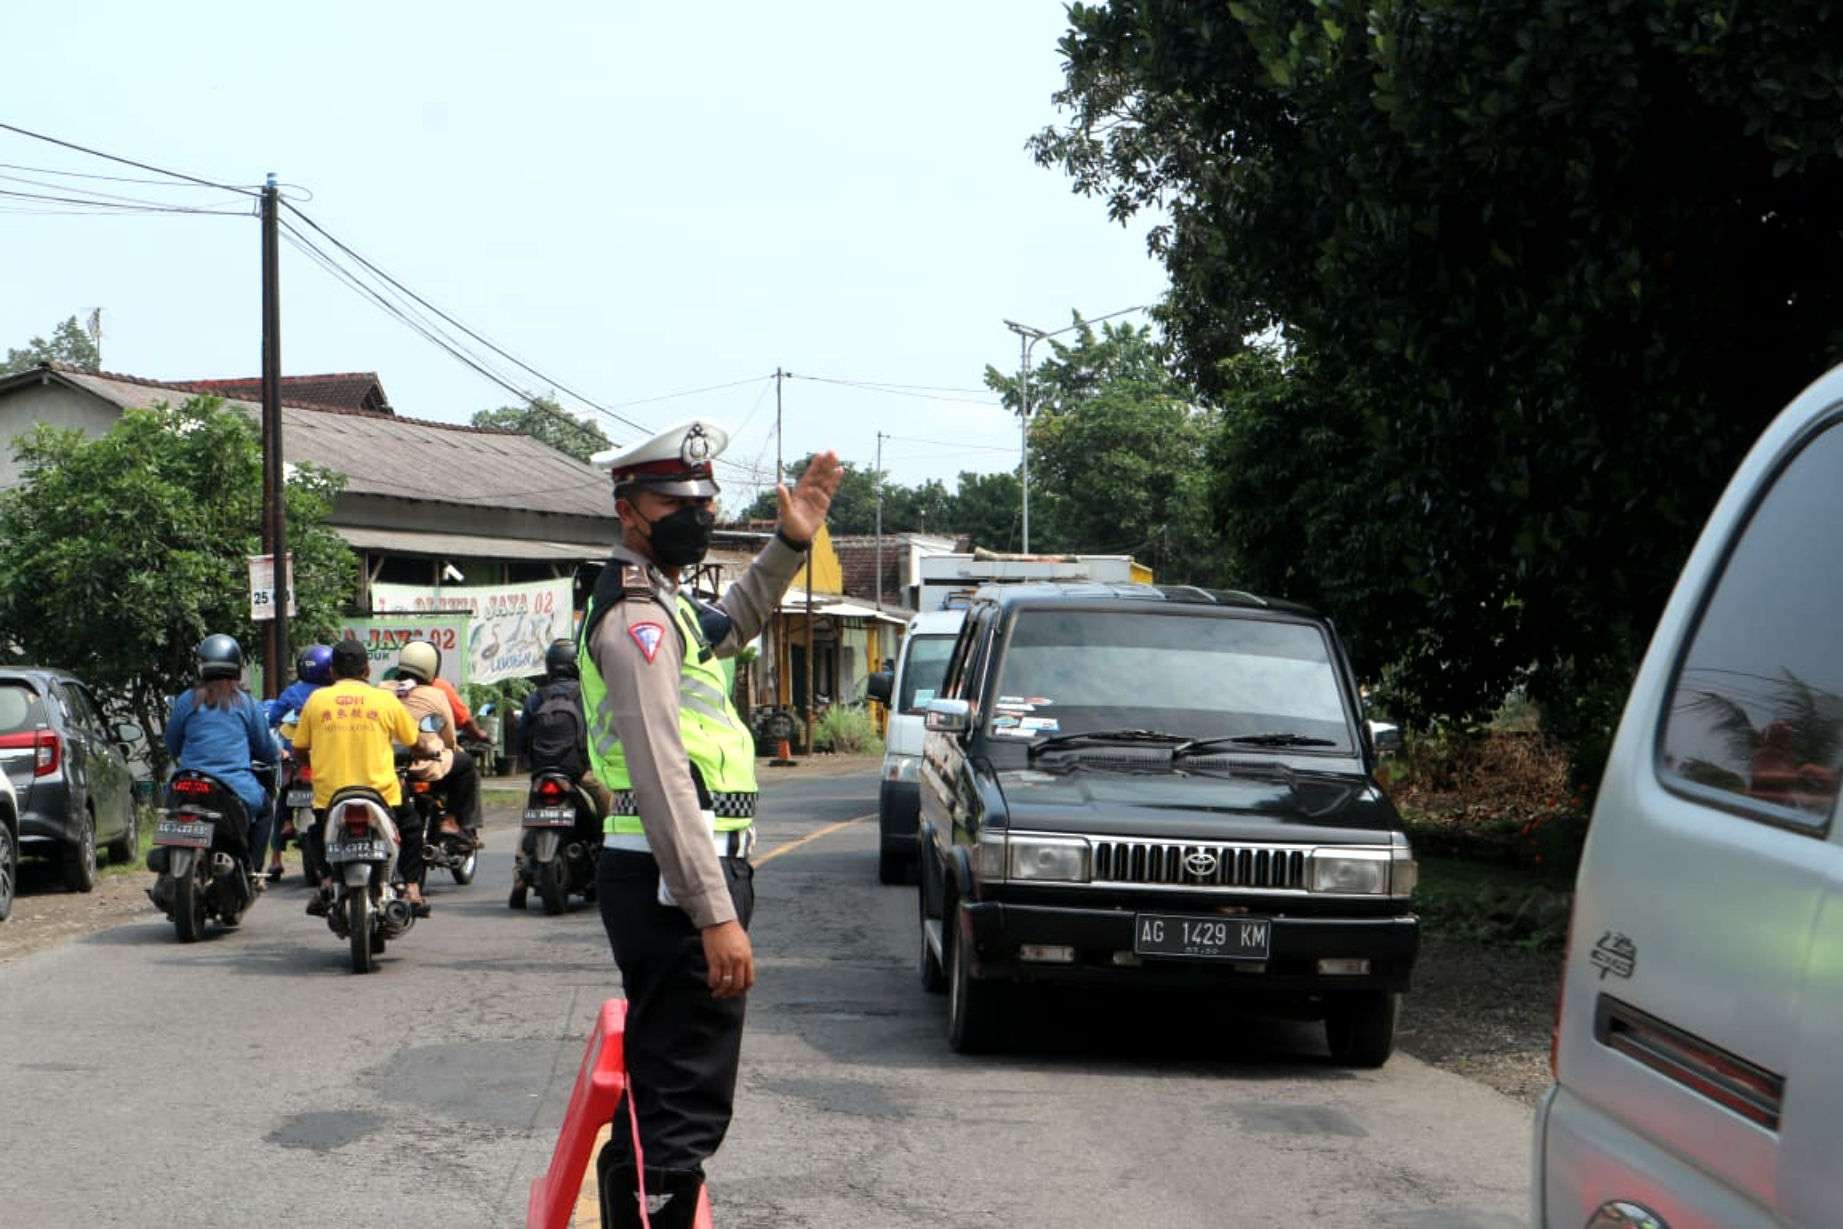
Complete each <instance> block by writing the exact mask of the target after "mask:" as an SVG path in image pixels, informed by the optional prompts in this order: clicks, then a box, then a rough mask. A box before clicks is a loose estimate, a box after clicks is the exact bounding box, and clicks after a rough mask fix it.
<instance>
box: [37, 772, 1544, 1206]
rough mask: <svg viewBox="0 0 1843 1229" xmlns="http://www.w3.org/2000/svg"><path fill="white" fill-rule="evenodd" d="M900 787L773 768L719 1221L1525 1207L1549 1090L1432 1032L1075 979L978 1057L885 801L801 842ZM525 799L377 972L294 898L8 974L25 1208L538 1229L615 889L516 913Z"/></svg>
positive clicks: (602, 967)
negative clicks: (1388, 1043) (865, 817)
mask: <svg viewBox="0 0 1843 1229" xmlns="http://www.w3.org/2000/svg"><path fill="white" fill-rule="evenodd" d="M764 771H765V772H767V771H769V770H764ZM874 795H875V782H874V779H872V778H870V777H868V776H861V775H860V776H856V777H819V776H815V775H812V774H810V773H808V772H806V771H804V770H794V771H793V773H791V774H789V775H785V776H768V777H767V780H766V782H765V791H764V800H763V815H762V819H761V830H762V845H761V849H760V851H759V853H758V857H761V858H763V861H762V865H761V866H760V869H759V871H758V874H757V877H756V889H757V898H758V912H757V915H756V925H755V939H756V945H757V953H758V958H759V960H760V964H761V969H760V977H761V980H760V984H759V985H758V987H757V989H756V992H755V994H754V995H753V996H752V1001H751V1004H750V1022H749V1033H748V1036H747V1040H746V1042H745V1049H744V1070H743V1078H742V1085H741V1089H740V1091H739V1098H738V1108H737V1119H736V1124H735V1126H734V1128H733V1130H732V1132H731V1136H730V1140H729V1142H728V1144H727V1145H726V1147H725V1149H724V1151H723V1152H722V1154H721V1155H720V1156H719V1157H718V1158H717V1160H716V1161H715V1162H714V1163H713V1164H712V1165H711V1167H710V1169H711V1179H712V1190H713V1195H714V1197H715V1203H716V1209H717V1220H718V1223H719V1224H722V1225H728V1226H744V1225H746V1226H759V1227H761V1229H767V1227H769V1226H774V1227H776V1229H791V1227H794V1226H812V1227H822V1226H824V1227H830V1226H838V1227H840V1229H844V1227H847V1226H849V1227H851V1229H859V1227H862V1226H911V1225H949V1224H951V1225H993V1226H997V1225H1005V1226H1019V1225H1029V1226H1138V1225H1158V1226H1169V1227H1172V1229H1178V1227H1185V1226H1241V1225H1294V1224H1300V1223H1312V1224H1322V1225H1376V1226H1404V1227H1406V1226H1415V1227H1417V1229H1427V1227H1431V1226H1444V1227H1449V1229H1451V1227H1458V1226H1479V1227H1484V1229H1495V1227H1497V1226H1510V1225H1518V1224H1521V1223H1523V1215H1524V1199H1525V1196H1524V1191H1525V1187H1526V1181H1527V1177H1526V1175H1527V1139H1528V1113H1527V1111H1526V1110H1524V1109H1523V1108H1522V1107H1521V1106H1520V1105H1518V1104H1517V1103H1515V1102H1513V1101H1511V1100H1510V1099H1508V1098H1506V1097H1503V1096H1501V1095H1499V1094H1497V1093H1495V1092H1492V1091H1490V1090H1489V1089H1486V1088H1484V1087H1483V1086H1481V1085H1478V1084H1474V1083H1472V1082H1471V1081H1468V1080H1465V1079H1462V1078H1460V1077H1458V1076H1454V1075H1449V1074H1446V1073H1444V1072H1440V1071H1436V1070H1434V1069H1432V1068H1429V1067H1427V1066H1425V1065H1423V1064H1421V1063H1418V1062H1416V1061H1414V1060H1413V1059H1410V1058H1407V1057H1405V1056H1397V1057H1396V1058H1395V1059H1394V1060H1393V1061H1392V1062H1391V1063H1390V1064H1389V1065H1388V1066H1387V1067H1386V1068H1384V1069H1383V1070H1382V1071H1380V1072H1363V1073H1351V1072H1345V1071H1341V1070H1339V1069H1336V1068H1334V1067H1332V1066H1330V1065H1329V1063H1328V1062H1327V1060H1326V1059H1325V1058H1324V1049H1323V1044H1322V1040H1321V1037H1320V1033H1319V1030H1318V1029H1317V1028H1316V1027H1313V1026H1306V1025H1298V1024H1288V1023H1265V1022H1258V1021H1250V1020H1246V1019H1241V1018H1237V1017H1233V1016H1223V1015H1221V1014H1220V1013H1211V1012H1202V1011H1200V1010H1198V1009H1196V1008H1195V1007H1193V1006H1191V1005H1187V1004H1184V1003H1182V1002H1178V1003H1160V1004H1157V1005H1156V1007H1155V1008H1154V1009H1152V1010H1147V1009H1146V1006H1145V1005H1144V1004H1142V1003H1138V1002H1134V1001H1128V1000H1121V1001H1106V1000H1102V1001H1098V1002H1097V1001H1094V1000H1093V999H1091V998H1075V999H1070V998H1047V999H1044V1000H1041V1001H1039V1002H1038V1003H1036V1004H1035V1005H1034V1006H1033V1007H1032V1009H1031V1010H1030V1011H1029V1013H1028V1014H1027V1015H1026V1016H1025V1017H1024V1018H1023V1019H1022V1021H1021V1023H1020V1031H1021V1033H1022V1036H1023V1038H1024V1039H1025V1041H1026V1043H1027V1044H1026V1047H1025V1049H1024V1051H1023V1052H1020V1053H1017V1054H1014V1055H1011V1056H1007V1057H998V1058H982V1059H968V1058H960V1057H958V1056H956V1055H954V1054H953V1053H952V1052H951V1051H949V1050H948V1048H947V1045H946V1040H945V1025H944V1011H945V1004H944V1000H943V999H941V998H938V997H934V996H929V995H926V994H924V993H923V992H922V991H921V989H920V987H919V986H918V984H917V983H916V980H915V977H914V973H913V967H912V953H913V949H914V946H915V921H914V908H915V905H914V892H913V889H899V888H881V887H878V886H877V885H876V883H875V858H874V848H875V845H874V836H875V828H874V823H873V822H863V823H858V824H855V825H851V826H847V827H844V828H839V829H835V830H832V831H828V832H825V833H824V834H823V835H819V836H818V837H817V838H816V839H813V840H811V841H808V842H806V843H805V844H802V845H799V846H798V847H793V846H792V842H794V841H796V840H798V839H799V838H801V837H804V836H811V835H813V834H815V833H819V832H821V830H822V829H826V828H828V827H830V826H831V825H833V824H835V823H837V822H838V821H840V820H844V819H849V818H851V817H853V816H857V815H861V814H864V813H865V812H866V811H869V810H870V809H871V806H872V802H871V800H872V799H874ZM489 797H492V796H489ZM509 813H510V812H509V803H508V802H507V800H506V797H505V796H504V795H499V796H497V798H495V799H493V802H492V819H493V820H494V821H496V822H492V823H489V828H488V846H489V847H488V851H487V854H486V855H485V857H484V858H483V861H482V867H481V873H480V875H479V878H478V880H477V881H476V882H475V883H474V884H473V885H472V886H470V887H467V888H457V887H455V886H453V885H452V884H449V885H447V886H445V887H443V886H437V887H436V888H435V889H434V891H433V892H432V899H433V900H434V901H435V903H436V914H435V916H434V917H432V918H430V919H428V920H427V921H424V922H421V923H419V924H418V925H417V927H416V929H415V930H414V931H412V932H411V933H410V934H409V935H408V936H407V937H405V938H404V939H403V940H401V941H400V942H397V943H393V944H392V945H391V948H390V951H389V952H388V954H387V955H386V956H385V957H384V959H383V961H382V968H381V969H380V971H379V972H378V973H376V974H374V975H372V976H368V977H356V976H353V975H352V974H351V973H350V971H349V970H348V967H347V963H346V949H345V945H344V944H343V943H341V942H338V941H337V940H335V938H334V937H333V935H332V934H331V932H329V931H328V930H327V929H326V928H325V925H324V924H323V923H322V922H320V921H319V920H318V919H313V918H308V917H306V916H305V915H304V914H303V913H302V912H301V906H302V903H303V900H304V896H303V893H302V892H301V890H300V889H298V888H294V887H288V886H284V887H283V888H282V889H280V890H277V891H275V892H272V893H271V894H270V895H269V896H268V897H267V898H265V899H264V900H263V901H262V902H260V903H259V904H258V906H257V908H256V909H255V910H254V911H253V912H252V913H251V915H250V917H249V918H248V920H247V921H246V922H245V924H244V925H243V927H242V928H241V929H240V930H239V931H237V932H234V933H226V934H222V935H219V936H217V937H214V938H211V939H208V940H207V941H204V942H201V943H199V944H196V945H192V946H185V947H182V946H180V945H178V944H177V943H175V942H174V940H173V938H172V930H171V927H170V925H169V924H168V923H167V922H166V921H165V919H164V918H163V917H161V916H160V915H159V914H157V913H152V912H150V913H149V914H148V915H147V916H146V917H145V918H143V919H141V920H137V921H134V922H132V923H130V924H127V925H123V926H119V927H117V928H115V929H112V930H108V931H105V932H103V933H100V934H97V935H94V936H92V937H90V938H88V939H85V940H81V941H78V942H75V943H70V944H66V945H63V946H61V947H57V948H54V949H51V950H48V951H44V952H40V953H37V954H35V955H33V956H29V957H26V958H24V959H22V960H19V961H17V962H15V963H12V964H9V965H7V966H5V967H4V968H0V1224H4V1225H7V1226H15V1225H17V1226H35V1227H36V1226H46V1227H54V1226H85V1227H88V1226H98V1225H123V1226H169V1225H173V1226H177V1225H185V1226H200V1227H205V1226H245V1225H252V1224H257V1225H300V1226H323V1225H337V1224H352V1223H361V1224H369V1223H381V1224H388V1225H391V1226H392V1227H393V1229H415V1227H419V1226H431V1227H435V1226H439V1227H441V1229H455V1227H457V1226H474V1225H480V1226H488V1225H491V1226H504V1225H517V1224H521V1223H522V1218H523V1214H524V1205H525V1198H526V1191H527V1188H528V1185H529V1182H530V1180H531V1179H532V1178H533V1177H534V1176H536V1175H537V1174H538V1173H539V1172H541V1171H542V1169H543V1168H544V1165H545V1164H546V1162H547V1160H548V1156H549V1150H550V1147H551V1145H552V1143H553V1142H554V1140H555V1133H556V1128H557V1125H558V1122H559V1119H560V1116H561V1113H562V1108H563V1102H564V1099H565V1097H566V1096H567V1093H568V1090H569V1084H570V1082H571V1080H572V1079H573V1078H574V1075H575V1069H576V1065H577V1063H578V1062H579V1060H580V1057H581V1053H582V1044H583V1039H584V1036H585V1033H586V1030H587V1028H588V1027H589V1024H590V1022H591V1020H592V1018H593V1016H594V1013H595V1009H596V1007H597V1005H598V1004H599V1003H600V1002H601V1000H602V999H603V998H605V997H608V996H610V995H613V994H616V993H618V978H617V977H616V975H615V973H614V970H613V966H612V962H611V961H610V959H609V955H608V949H607V943H606V940H605V938H604V936H603V934H602V931H601V927H600V923H599V920H598V919H597V917H596V916H595V914H594V913H593V912H592V911H590V910H578V911H575V912H572V913H571V914H570V915H568V916H566V917H563V918H546V917H544V916H543V915H542V913H541V912H540V911H539V910H538V909H537V908H536V906H535V903H534V905H533V908H532V909H531V910H530V912H528V913H527V914H524V915H514V914H512V913H511V912H510V911H509V910H508V909H507V908H506V904H505V897H506V890H507V887H508V885H509V881H510V866H511V852H510V849H511V838H512V835H513V833H512V829H511V828H510V827H509V826H508V821H509ZM777 849H784V850H785V851H786V852H784V853H782V854H780V855H778V856H765V855H774V854H775V851H776V850H777ZM1408 1009H1409V1010H1412V1003H1411V1002H1410V1005H1409V1008H1408Z"/></svg>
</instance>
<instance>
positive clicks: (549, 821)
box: [525, 807, 576, 828]
mask: <svg viewBox="0 0 1843 1229" xmlns="http://www.w3.org/2000/svg"><path fill="white" fill-rule="evenodd" d="M575 826H576V808H574V807H526V808H525V827H527V828H573V827H575Z"/></svg>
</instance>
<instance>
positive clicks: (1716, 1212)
mask: <svg viewBox="0 0 1843 1229" xmlns="http://www.w3.org/2000/svg"><path fill="white" fill-rule="evenodd" d="M1840 770H1843V367H1839V368H1837V369H1835V370H1833V371H1831V372H1830V373H1829V374H1827V375H1825V376H1824V377H1823V378H1822V379H1820V380H1818V381H1817V383H1815V384H1813V385H1812V386H1811V387H1810V388H1808V389H1806V390H1805V391H1804V392H1803V393H1802V394H1801V395H1800V396H1799V397H1798V399H1797V400H1796V401H1794V402H1793V403H1792V404H1791V406H1789V407H1788V408H1787V409H1786V410H1785V411H1784V412H1783V413H1782V414H1780V415H1779V417H1778V418H1777V419H1775V420H1774V422H1773V424H1772V425H1771V426H1770V427H1769V428H1768V429H1767V431H1766V433H1765V434H1764V435H1763V436H1761V438H1760V440H1759V442H1758V443H1757V444H1755V446H1754V448H1753V450H1752V451H1751V452H1750V453H1749V454H1748V456H1747V459H1746V460H1745V461H1744V462H1743V463H1742V465H1741V467H1740V470H1739V471H1738V472H1737V473H1736V474H1735V476H1734V479H1733V481H1732V482H1731V483H1730V484H1729V487H1728V490H1727V492H1726V493H1725V494H1724V495H1723V496H1722V498H1721V502H1720V503H1719V504H1718V505H1717V506H1716V508H1715V512H1714V514H1713V515H1712V516H1711V517H1710V518H1709V523H1708V525H1707V526H1706V527H1705V528H1704V530H1703V532H1702V537H1701V540H1700V541H1699V542H1698V543H1697V545H1696V549H1695V551H1694V553H1693V554H1691V556H1690V559H1689V562H1688V564H1687V566H1685V568H1684V570H1683V574H1682V576H1681V578H1680V579H1679V580H1678V582H1677V587H1676V591H1675V592H1674V593H1673V594H1672V595H1671V598H1670V603H1669V605H1668V606H1667V607H1666V608H1665V611H1664V615H1663V618H1662V621H1661V622H1660V623H1659V625H1658V629H1657V634H1656V636H1655V638H1654V639H1653V640H1652V642H1651V647H1650V650H1649V652H1647V653H1646V655H1645V661H1644V665H1643V666H1642V667H1641V669H1640V670H1639V673H1638V678H1637V681H1636V682H1635V684H1634V686H1633V688H1632V694H1631V697H1630V699H1629V700H1628V701H1627V703H1626V708H1625V716H1624V718H1623V720H1622V721H1621V722H1620V726H1619V733H1618V737H1617V739H1616V740H1615V742H1614V745H1613V749H1612V755H1611V759H1610V761H1609V763H1608V765H1607V770H1606V777H1605V780H1604V782H1603V784H1602V786H1601V789H1600V795H1599V800H1598V803H1597V804H1596V806H1595V808H1594V816H1593V825H1592V828H1591V830H1590V833H1589V836H1588V839H1587V847H1586V851H1585V853H1584V854H1583V856H1582V861H1581V869H1580V876H1579V879H1578V881H1577V883H1576V896H1575V905H1574V922H1573V928H1572V932H1571V936H1570V939H1569V943H1568V957H1567V971H1566V973H1565V975H1564V977H1563V980H1562V998H1561V1004H1560V1007H1559V1010H1558V1015H1557V1023H1556V1038H1555V1041H1556V1051H1555V1085H1554V1087H1553V1088H1551V1089H1550V1090H1549V1092H1548V1094H1547V1096H1546V1097H1545V1099H1544V1100H1543V1102H1542V1106H1541V1109H1540V1110H1539V1111H1538V1113H1537V1115H1536V1125H1535V1140H1534V1170H1535V1174H1534V1177H1535V1180H1534V1183H1533V1185H1532V1201H1533V1205H1534V1212H1535V1216H1534V1220H1535V1223H1536V1224H1537V1225H1543V1226H1562V1227H1565V1229H1581V1227H1582V1226H1594V1227H1595V1229H1602V1227H1611V1226H1620V1225H1629V1226H1647V1227H1650V1226H1661V1227H1667V1229H1692V1227H1696V1226H1722V1227H1724V1229H1737V1227H1740V1226H1750V1225H1811V1226H1816V1225H1838V1224H1843V824H1839V823H1838V822H1837V820H1836V809H1837V782H1838V773H1839V771H1840Z"/></svg>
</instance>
